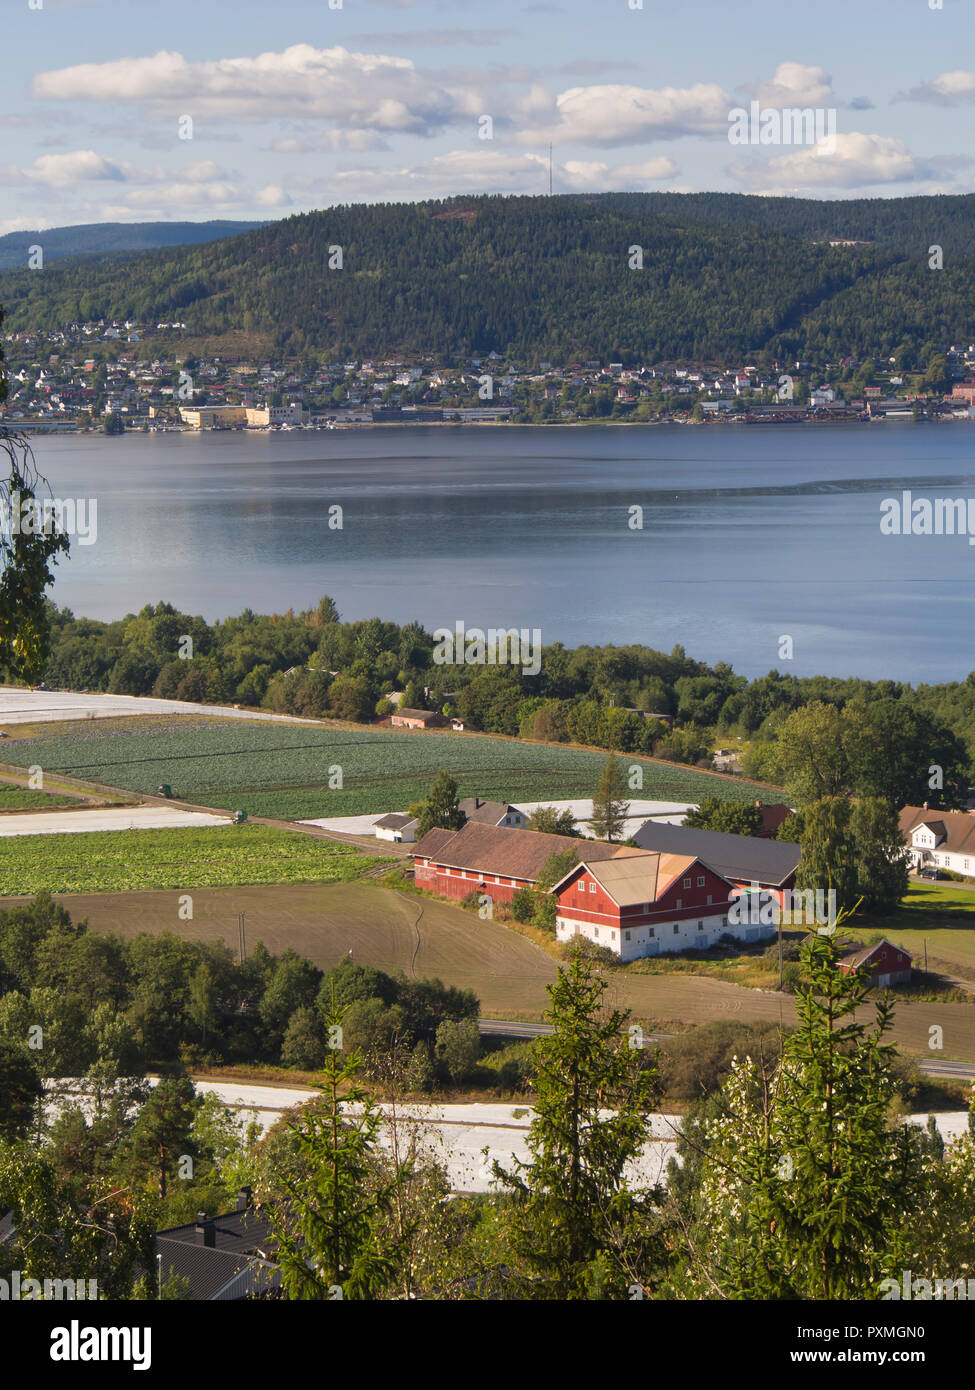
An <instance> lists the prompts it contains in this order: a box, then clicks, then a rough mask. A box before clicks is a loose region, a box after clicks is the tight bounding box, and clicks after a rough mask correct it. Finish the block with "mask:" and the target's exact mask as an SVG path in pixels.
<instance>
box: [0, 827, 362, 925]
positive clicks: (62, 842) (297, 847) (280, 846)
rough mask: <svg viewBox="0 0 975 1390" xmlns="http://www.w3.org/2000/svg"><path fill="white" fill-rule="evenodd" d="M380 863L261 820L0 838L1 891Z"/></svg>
mask: <svg viewBox="0 0 975 1390" xmlns="http://www.w3.org/2000/svg"><path fill="white" fill-rule="evenodd" d="M378 862H379V861H378V860H376V859H372V858H367V857H366V856H365V855H362V854H360V853H359V852H358V850H356V849H354V848H353V847H351V846H348V845H340V844H335V843H334V842H332V841H327V840H318V839H314V838H312V837H311V836H309V835H307V834H303V833H301V832H300V831H292V830H277V829H275V828H274V827H272V826H265V825H242V826H227V827H223V826H213V827H204V828H200V827H189V828H185V829H178V830H108V831H94V832H92V833H91V834H83V835H22V836H12V837H10V838H7V839H0V896H2V897H9V896H16V895H18V894H25V893H30V894H34V893H118V892H127V891H131V890H136V889H139V890H146V889H153V888H156V889H159V888H171V889H173V890H174V891H178V892H183V890H185V889H191V888H223V887H236V886H240V885H242V884H258V883H339V882H348V881H350V880H352V879H355V878H358V877H360V875H361V874H363V873H364V872H366V870H368V869H374V868H375V866H376V864H377V863H378ZM177 929H178V919H177V907H176V900H175V899H174V902H173V930H174V931H175V930H177Z"/></svg>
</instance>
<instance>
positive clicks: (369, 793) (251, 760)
mask: <svg viewBox="0 0 975 1390" xmlns="http://www.w3.org/2000/svg"><path fill="white" fill-rule="evenodd" d="M4 756H5V758H6V759H7V761H8V762H9V763H13V764H15V765H16V766H23V767H27V766H30V765H31V764H38V765H40V766H41V767H43V768H44V769H45V771H46V772H49V773H51V774H52V775H53V774H55V773H63V774H66V775H68V776H70V777H76V778H80V779H81V780H83V781H92V782H98V783H103V784H105V785H108V786H111V787H120V788H124V789H125V790H127V791H133V792H150V793H151V792H155V791H156V788H157V787H158V786H160V785H161V784H163V783H166V784H168V785H169V786H171V787H172V789H173V792H174V794H175V795H176V796H178V797H179V798H180V799H181V800H184V801H190V802H194V803H198V804H200V805H204V806H213V807H218V808H223V809H227V810H237V809H241V810H245V811H247V813H248V815H251V816H269V817H275V818H279V819H282V820H307V819H312V818H314V817H320V816H354V815H366V814H369V813H375V814H377V815H378V814H380V813H382V812H384V811H390V810H400V809H405V808H406V807H407V806H408V805H410V803H411V802H414V801H417V800H419V799H420V798H421V797H423V796H425V795H426V793H427V791H428V790H429V787H430V783H431V782H432V781H433V779H434V778H435V777H436V775H437V773H438V772H439V771H440V769H441V768H446V769H447V771H449V772H450V773H451V774H452V775H453V776H454V777H455V778H456V780H457V783H458V786H459V789H460V794H461V796H473V795H478V796H481V797H484V798H487V799H491V800H498V801H543V800H552V801H565V800H569V799H570V798H575V797H587V796H592V795H593V792H594V791H595V789H596V784H597V782H598V780H599V775H600V773H601V771H602V769H603V767H604V765H605V762H606V754H605V752H599V751H589V750H586V749H580V748H572V747H567V746H563V745H559V744H540V743H522V742H519V741H518V740H516V739H505V738H493V737H490V736H488V735H483V734H456V733H439V732H438V733H427V732H421V731H413V730H400V729H391V728H389V727H384V728H375V729H371V728H361V729H359V728H354V727H353V728H350V727H349V726H347V725H344V726H337V727H334V728H333V727H329V726H325V725H299V724H294V725H284V724H270V723H258V722H255V721H248V720H244V719H242V720H239V721H238V720H228V719H206V718H197V717H187V716H185V715H169V716H166V715H162V716H157V717H144V716H136V717H132V718H125V719H111V720H108V719H104V720H85V721H77V722H76V723H73V724H50V725H45V726H37V725H35V726H33V728H32V729H31V730H30V731H29V737H23V736H16V735H15V736H14V737H12V738H11V739H10V740H9V741H6V742H5V744H4ZM620 757H621V760H622V762H623V765H624V768H625V769H627V770H628V769H629V768H630V767H631V766H633V767H636V766H638V767H639V768H640V769H641V771H642V779H643V785H642V788H637V787H635V786H634V787H632V790H633V795H634V796H636V797H640V798H643V799H646V800H654V801H699V800H700V798H701V797H702V796H718V797H721V798H723V799H741V798H745V797H747V798H749V799H752V800H755V799H757V800H761V801H768V802H772V801H777V800H780V799H781V794H780V793H778V792H775V791H773V790H772V789H770V788H768V787H758V786H755V785H753V784H751V783H748V782H743V781H742V780H741V779H740V778H734V779H733V778H730V777H727V776H721V775H715V774H712V773H706V772H699V771H697V770H696V769H694V768H685V767H679V766H675V765H674V764H672V763H661V762H654V761H652V760H650V759H647V758H638V757H635V756H633V755H631V754H629V753H626V754H621V755H620ZM339 770H340V771H339ZM339 779H341V785H340V786H339V785H338V782H339ZM330 782H332V783H335V784H336V785H334V786H330V785H329V783H330Z"/></svg>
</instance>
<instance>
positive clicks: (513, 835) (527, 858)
mask: <svg viewBox="0 0 975 1390" xmlns="http://www.w3.org/2000/svg"><path fill="white" fill-rule="evenodd" d="M572 848H576V851H577V854H578V855H579V857H580V858H581V857H582V856H583V855H586V856H587V857H590V856H591V857H593V858H597V859H598V858H609V857H611V856H612V855H614V854H618V853H619V850H620V847H619V845H607V844H601V843H598V844H597V843H596V842H595V841H592V840H574V839H571V838H570V837H569V836H567V835H543V834H540V833H539V832H538V831H537V830H514V829H508V828H507V827H506V826H503V825H485V824H483V823H482V822H480V821H468V822H467V824H466V825H465V826H464V828H463V829H462V830H439V829H435V830H429V831H427V833H426V835H424V837H423V839H422V840H421V841H420V842H419V844H418V845H417V846H416V849H415V850H414V851H413V865H414V870H415V879H416V883H417V884H418V886H419V887H421V888H428V889H430V890H431V891H432V892H434V893H437V894H439V895H440V897H442V898H454V899H457V900H459V899H461V898H466V897H467V895H468V893H474V892H478V893H486V894H487V896H488V897H489V898H491V899H492V901H493V902H510V901H511V899H512V898H513V897H514V895H515V893H516V892H517V891H518V889H519V888H534V887H535V884H536V883H537V882H538V876H539V874H540V873H541V871H542V869H543V868H544V866H545V864H546V862H547V861H548V859H549V857H550V856H551V855H553V854H564V853H565V851H566V850H567V849H572Z"/></svg>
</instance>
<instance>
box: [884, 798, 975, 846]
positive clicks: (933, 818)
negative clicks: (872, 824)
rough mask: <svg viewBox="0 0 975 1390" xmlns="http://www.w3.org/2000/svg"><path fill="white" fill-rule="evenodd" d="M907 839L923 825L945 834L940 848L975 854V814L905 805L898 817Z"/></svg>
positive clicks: (942, 834)
mask: <svg viewBox="0 0 975 1390" xmlns="http://www.w3.org/2000/svg"><path fill="white" fill-rule="evenodd" d="M898 822H899V824H900V829H901V834H902V835H903V836H904V839H905V840H909V839H910V838H911V835H912V833H913V832H914V831H915V830H917V829H918V827H919V826H921V825H926V826H927V827H928V828H929V829H930V830H933V831H934V833H935V835H937V836H943V837H944V838H943V840H942V843H941V845H940V846H939V848H941V849H947V850H950V851H951V852H952V853H954V854H975V816H970V815H968V814H967V813H966V812H965V811H940V810H938V809H936V808H935V809H931V808H930V807H928V806H905V807H904V809H903V811H901V813H900V816H899V818H898Z"/></svg>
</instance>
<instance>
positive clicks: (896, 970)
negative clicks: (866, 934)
mask: <svg viewBox="0 0 975 1390" xmlns="http://www.w3.org/2000/svg"><path fill="white" fill-rule="evenodd" d="M864 967H866V968H867V969H868V970H869V972H870V983H871V984H872V985H873V987H874V989H887V988H888V986H889V985H909V984H910V983H911V967H912V958H911V957H910V956H909V955H908V953H907V952H906V951H902V950H901V948H900V947H899V946H894V945H893V944H892V943H891V942H890V941H888V940H887V939H886V937H885V938H884V939H883V940H882V941H878V942H876V943H875V944H874V945H873V946H861V948H860V949H859V951H853V952H851V953H850V955H848V956H844V957H843V959H842V960H841V961H840V969H841V970H842V971H843V973H844V974H846V975H849V974H850V973H851V972H852V971H854V970H860V969H862V968H864Z"/></svg>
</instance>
